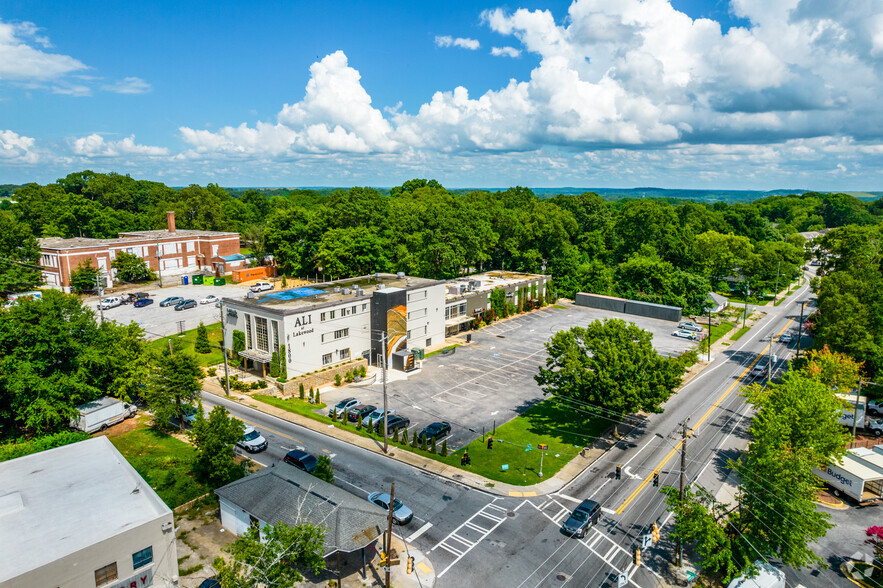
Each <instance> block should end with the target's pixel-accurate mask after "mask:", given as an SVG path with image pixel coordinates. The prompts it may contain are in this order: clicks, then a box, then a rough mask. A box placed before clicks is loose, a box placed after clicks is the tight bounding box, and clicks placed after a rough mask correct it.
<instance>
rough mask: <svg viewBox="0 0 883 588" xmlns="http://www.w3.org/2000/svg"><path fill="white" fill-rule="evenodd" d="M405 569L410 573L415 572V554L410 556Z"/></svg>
mask: <svg viewBox="0 0 883 588" xmlns="http://www.w3.org/2000/svg"><path fill="white" fill-rule="evenodd" d="M405 571H406V572H407V573H409V574H413V573H414V556H413V555H412V556H410V557H408V567H407V569H406V570H405Z"/></svg>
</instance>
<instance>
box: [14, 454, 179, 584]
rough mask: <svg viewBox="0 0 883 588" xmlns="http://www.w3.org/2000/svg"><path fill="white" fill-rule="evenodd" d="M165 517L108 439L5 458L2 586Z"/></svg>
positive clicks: (163, 509)
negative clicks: (11, 458) (31, 571)
mask: <svg viewBox="0 0 883 588" xmlns="http://www.w3.org/2000/svg"><path fill="white" fill-rule="evenodd" d="M166 515H171V510H170V509H169V507H168V506H166V505H165V503H164V502H163V501H162V500H161V499H160V497H159V496H157V494H156V492H154V491H153V489H152V488H151V487H150V486H149V485H148V484H147V483H146V482H145V481H144V479H143V478H141V476H139V475H138V472H136V471H135V470H134V469H133V468H132V466H131V465H129V463H128V462H127V461H126V460H125V458H124V457H123V456H122V455H121V454H120V452H119V451H117V450H116V448H115V447H114V446H113V445H112V444H111V443H110V441H108V439H107V437H95V438H93V439H87V440H86V441H80V442H79V443H73V444H71V445H65V446H64V447H57V448H55V449H49V450H47V451H42V452H40V453H35V454H32V455H26V456H24V457H19V458H17V459H13V460H10V461H6V462H3V463H0V584H2V583H3V582H5V581H7V580H9V579H11V578H15V577H17V576H20V575H21V574H23V573H26V572H28V571H30V570H33V569H36V568H39V567H42V566H44V565H46V564H48V563H51V562H53V561H55V560H57V559H59V558H62V557H64V556H66V555H69V554H71V553H75V552H77V551H79V550H81V549H83V548H85V547H88V546H89V545H92V544H94V543H97V542H99V541H103V540H105V539H108V538H111V537H114V536H117V535H119V534H121V533H123V532H125V531H127V530H130V529H132V528H133V527H137V526H139V525H142V524H144V523H147V522H150V521H153V520H156V519H157V518H159V517H162V516H166Z"/></svg>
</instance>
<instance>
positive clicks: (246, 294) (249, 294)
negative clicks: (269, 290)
mask: <svg viewBox="0 0 883 588" xmlns="http://www.w3.org/2000/svg"><path fill="white" fill-rule="evenodd" d="M245 297H246V298H254V297H255V295H254V292H252V291H251V290H249V291H248V292H246V293H245Z"/></svg>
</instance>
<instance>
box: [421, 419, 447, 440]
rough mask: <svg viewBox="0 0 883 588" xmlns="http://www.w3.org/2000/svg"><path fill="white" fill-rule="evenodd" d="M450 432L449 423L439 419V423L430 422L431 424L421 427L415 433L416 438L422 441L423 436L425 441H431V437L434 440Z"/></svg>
mask: <svg viewBox="0 0 883 588" xmlns="http://www.w3.org/2000/svg"><path fill="white" fill-rule="evenodd" d="M450 434H451V423H449V422H447V421H441V422H440V423H432V424H431V425H427V426H425V427H423V430H422V431H420V432H419V433H417V440H418V441H422V440H423V438H424V437H425V438H426V441H427V442H428V441H431V440H432V439H433V438H435V440H436V441H437V440H439V439H441V438H442V437H447V436H448V435H450Z"/></svg>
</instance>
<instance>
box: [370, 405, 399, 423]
mask: <svg viewBox="0 0 883 588" xmlns="http://www.w3.org/2000/svg"><path fill="white" fill-rule="evenodd" d="M395 413H396V411H395V409H393V408H390V409H389V410H387V411H386V416H387V417H391V416H392V415H394V414H395ZM382 418H383V409H382V408H375V409H374V411H373V412H371V414H369V415H367V416H365V417H363V418H362V426H363V427H367V426H368V423H374V424H375V425H376V424H377V421H379V420H380V419H382Z"/></svg>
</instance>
